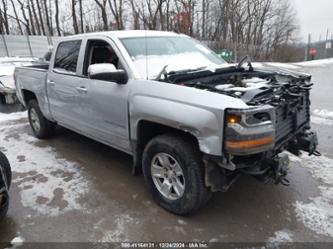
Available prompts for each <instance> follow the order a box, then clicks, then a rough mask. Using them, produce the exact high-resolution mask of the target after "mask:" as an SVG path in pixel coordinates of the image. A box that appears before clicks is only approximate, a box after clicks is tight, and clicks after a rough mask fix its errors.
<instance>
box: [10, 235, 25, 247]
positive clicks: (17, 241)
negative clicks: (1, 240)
mask: <svg viewBox="0 0 333 249" xmlns="http://www.w3.org/2000/svg"><path fill="white" fill-rule="evenodd" d="M23 242H24V239H23V238H22V237H20V236H19V237H15V238H14V239H13V240H12V241H11V242H10V243H11V244H12V245H14V246H22V245H23Z"/></svg>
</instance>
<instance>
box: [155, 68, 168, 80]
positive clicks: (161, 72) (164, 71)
mask: <svg viewBox="0 0 333 249" xmlns="http://www.w3.org/2000/svg"><path fill="white" fill-rule="evenodd" d="M168 66H169V65H165V66H164V67H163V68H162V70H161V71H160V72H159V73H158V74H157V76H156V78H155V80H157V81H158V80H160V79H161V77H162V75H163V74H168V72H167V71H166V69H167V67H168Z"/></svg>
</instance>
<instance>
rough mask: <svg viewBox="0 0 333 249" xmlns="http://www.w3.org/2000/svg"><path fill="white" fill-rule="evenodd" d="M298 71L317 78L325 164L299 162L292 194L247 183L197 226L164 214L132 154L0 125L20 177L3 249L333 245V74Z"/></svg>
mask: <svg viewBox="0 0 333 249" xmlns="http://www.w3.org/2000/svg"><path fill="white" fill-rule="evenodd" d="M298 69H299V70H302V71H305V72H309V73H312V74H313V75H314V77H313V81H314V82H315V83H316V85H315V87H314V89H313V92H312V109H313V112H314V118H313V129H314V130H317V131H318V133H319V139H320V148H319V149H320V151H321V152H322V153H323V156H322V157H320V158H309V157H307V156H306V155H304V156H303V157H302V158H301V159H297V158H293V159H292V166H293V167H292V169H291V172H290V176H289V180H290V182H291V185H290V186H289V187H285V186H275V185H263V184H262V183H260V182H257V181H256V180H255V179H254V178H251V177H246V176H244V177H242V178H241V179H240V180H239V181H238V182H237V183H236V184H235V185H234V186H233V187H232V188H231V189H230V191H229V192H227V193H216V194H215V195H214V197H213V198H212V200H211V201H210V202H209V203H208V205H207V206H206V207H205V208H204V209H202V210H201V211H200V212H198V213H197V214H195V215H192V216H189V217H178V216H175V215H172V214H170V213H168V212H166V211H164V210H163V209H162V208H160V207H159V206H157V205H156V204H155V203H154V202H153V201H152V199H151V197H150V195H149V193H148V190H147V188H146V186H145V184H144V181H143V177H142V176H136V177H135V176H132V175H131V163H132V162H131V158H130V157H129V156H127V155H126V154H123V153H122V152H119V151H116V150H114V149H112V148H109V147H107V146H105V145H102V144H100V143H97V142H94V141H92V140H90V139H88V138H85V137H83V136H80V135H78V134H75V133H73V132H71V131H69V130H66V129H63V128H58V130H57V134H56V136H55V137H54V138H52V139H50V140H43V141H39V140H37V139H35V138H34V137H33V136H32V132H31V130H30V128H29V126H28V123H27V119H26V118H25V116H26V115H25V113H14V114H10V116H6V118H5V119H2V118H1V117H3V116H0V141H1V142H0V149H1V151H3V152H4V153H5V154H6V155H7V156H8V158H9V160H10V162H11V164H12V169H13V184H12V187H11V190H10V194H11V205H10V210H9V213H8V216H7V217H6V218H5V220H3V222H2V223H1V224H0V242H6V243H7V242H10V241H12V240H13V239H14V238H20V239H22V240H23V241H24V242H59V241H66V242H85V241H87V242H88V241H89V242H109V241H118V242H119V241H206V242H209V241H210V242H217V241H222V242H264V243H266V242H267V243H268V242H274V243H281V242H290V241H292V242H318V241H326V242H333V211H332V210H331V209H332V208H331V207H332V205H333V179H332V178H333V143H332V135H333V130H332V128H333V115H332V113H333V100H332V97H331V96H332V92H333V84H332V80H333V65H321V66H317V67H299V68H298ZM11 108H13V107H11ZM14 109H15V108H14ZM12 111H13V110H8V109H7V108H6V107H1V110H0V112H2V113H5V112H12ZM14 111H16V110H14ZM8 117H9V118H8Z"/></svg>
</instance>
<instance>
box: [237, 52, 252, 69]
mask: <svg viewBox="0 0 333 249" xmlns="http://www.w3.org/2000/svg"><path fill="white" fill-rule="evenodd" d="M245 62H246V63H247V65H248V67H249V71H250V72H252V71H253V66H252V61H251V58H250V56H248V55H246V56H244V58H243V59H241V61H240V62H239V63H238V65H237V68H241V67H242V66H243V65H244V63H245Z"/></svg>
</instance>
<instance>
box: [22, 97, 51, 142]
mask: <svg viewBox="0 0 333 249" xmlns="http://www.w3.org/2000/svg"><path fill="white" fill-rule="evenodd" d="M32 113H34V115H35V116H37V118H38V121H37V122H39V129H37V128H36V126H34V124H33V123H34V121H33V120H34V118H32V116H33V115H32ZM33 117H34V116H33ZM28 118H29V123H30V127H31V129H32V131H33V133H34V135H35V136H36V137H37V138H39V139H44V138H49V137H51V136H52V135H53V134H54V131H55V127H56V125H55V123H53V122H51V121H49V120H47V119H46V118H45V117H44V116H43V114H42V112H41V110H40V108H39V105H38V102H37V100H30V101H29V103H28Z"/></svg>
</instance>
